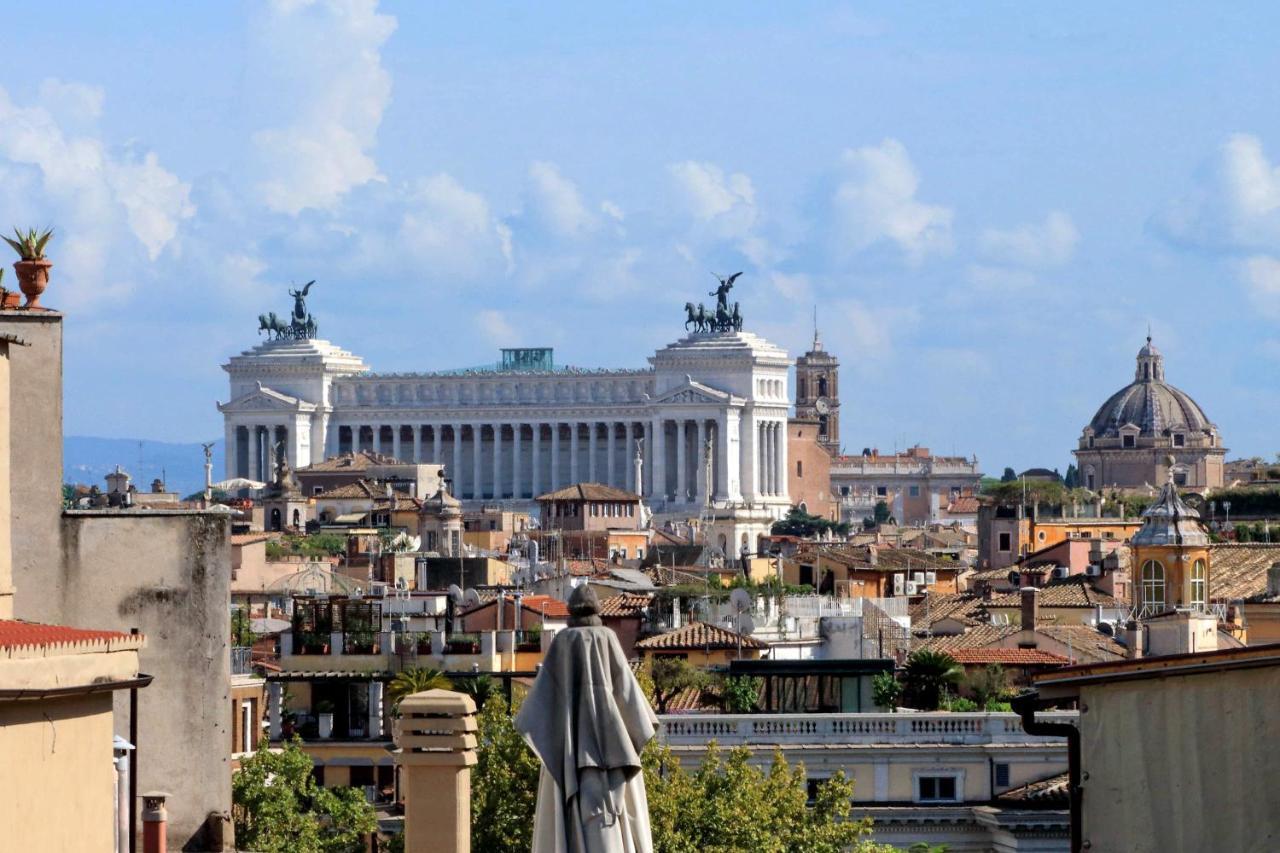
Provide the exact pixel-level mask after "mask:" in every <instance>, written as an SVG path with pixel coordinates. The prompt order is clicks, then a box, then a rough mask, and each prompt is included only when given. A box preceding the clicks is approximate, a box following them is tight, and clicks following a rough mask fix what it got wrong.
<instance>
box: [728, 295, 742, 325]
mask: <svg viewBox="0 0 1280 853" xmlns="http://www.w3.org/2000/svg"><path fill="white" fill-rule="evenodd" d="M729 322H730V323H731V324H732V325H733V330H734V331H735V332H741V331H742V312H741V311H740V310H738V303H737V302H735V303H733V314H732V315H731V316H730V317H729Z"/></svg>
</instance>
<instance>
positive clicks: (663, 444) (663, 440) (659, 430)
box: [649, 418, 667, 503]
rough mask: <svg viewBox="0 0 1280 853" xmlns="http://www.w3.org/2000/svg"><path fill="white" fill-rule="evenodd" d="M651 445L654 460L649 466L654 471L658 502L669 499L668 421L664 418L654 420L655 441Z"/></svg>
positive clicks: (654, 493) (655, 494)
mask: <svg viewBox="0 0 1280 853" xmlns="http://www.w3.org/2000/svg"><path fill="white" fill-rule="evenodd" d="M649 446H650V447H651V448H652V451H653V462H652V464H651V465H650V466H649V467H650V468H651V469H652V471H653V473H652V474H651V475H650V476H651V477H652V478H653V490H652V491H653V499H654V500H655V501H657V502H658V503H665V502H666V500H667V423H666V421H664V420H663V419H662V418H659V419H658V420H656V421H654V422H653V441H652V442H650V444H649Z"/></svg>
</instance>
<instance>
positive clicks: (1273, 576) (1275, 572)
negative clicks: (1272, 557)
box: [1267, 560, 1280, 598]
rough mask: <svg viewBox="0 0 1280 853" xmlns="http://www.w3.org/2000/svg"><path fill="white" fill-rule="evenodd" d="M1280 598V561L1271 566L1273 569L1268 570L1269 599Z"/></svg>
mask: <svg viewBox="0 0 1280 853" xmlns="http://www.w3.org/2000/svg"><path fill="white" fill-rule="evenodd" d="M1276 596H1280V560H1277V561H1276V562H1274V563H1272V564H1271V568H1269V569H1267V597H1268V598H1275V597H1276Z"/></svg>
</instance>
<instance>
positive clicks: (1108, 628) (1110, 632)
mask: <svg viewBox="0 0 1280 853" xmlns="http://www.w3.org/2000/svg"><path fill="white" fill-rule="evenodd" d="M1098 631H1099V632H1100V633H1102V634H1106V635H1107V636H1108V637H1114V636H1115V635H1116V628H1115V626H1114V625H1112V624H1111V623H1110V622H1099V623H1098Z"/></svg>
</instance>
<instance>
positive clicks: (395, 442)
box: [391, 424, 404, 462]
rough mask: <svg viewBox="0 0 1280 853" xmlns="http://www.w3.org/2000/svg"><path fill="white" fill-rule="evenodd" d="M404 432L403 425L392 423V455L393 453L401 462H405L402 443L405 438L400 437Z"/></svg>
mask: <svg viewBox="0 0 1280 853" xmlns="http://www.w3.org/2000/svg"><path fill="white" fill-rule="evenodd" d="M403 432H404V429H403V427H401V426H400V424H394V425H392V427H391V455H392V456H394V457H395V458H396V459H397V460H399V461H400V462H403V461H404V447H403V445H402V442H403V441H404V439H402V438H401V437H400V435H401V433H403Z"/></svg>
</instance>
